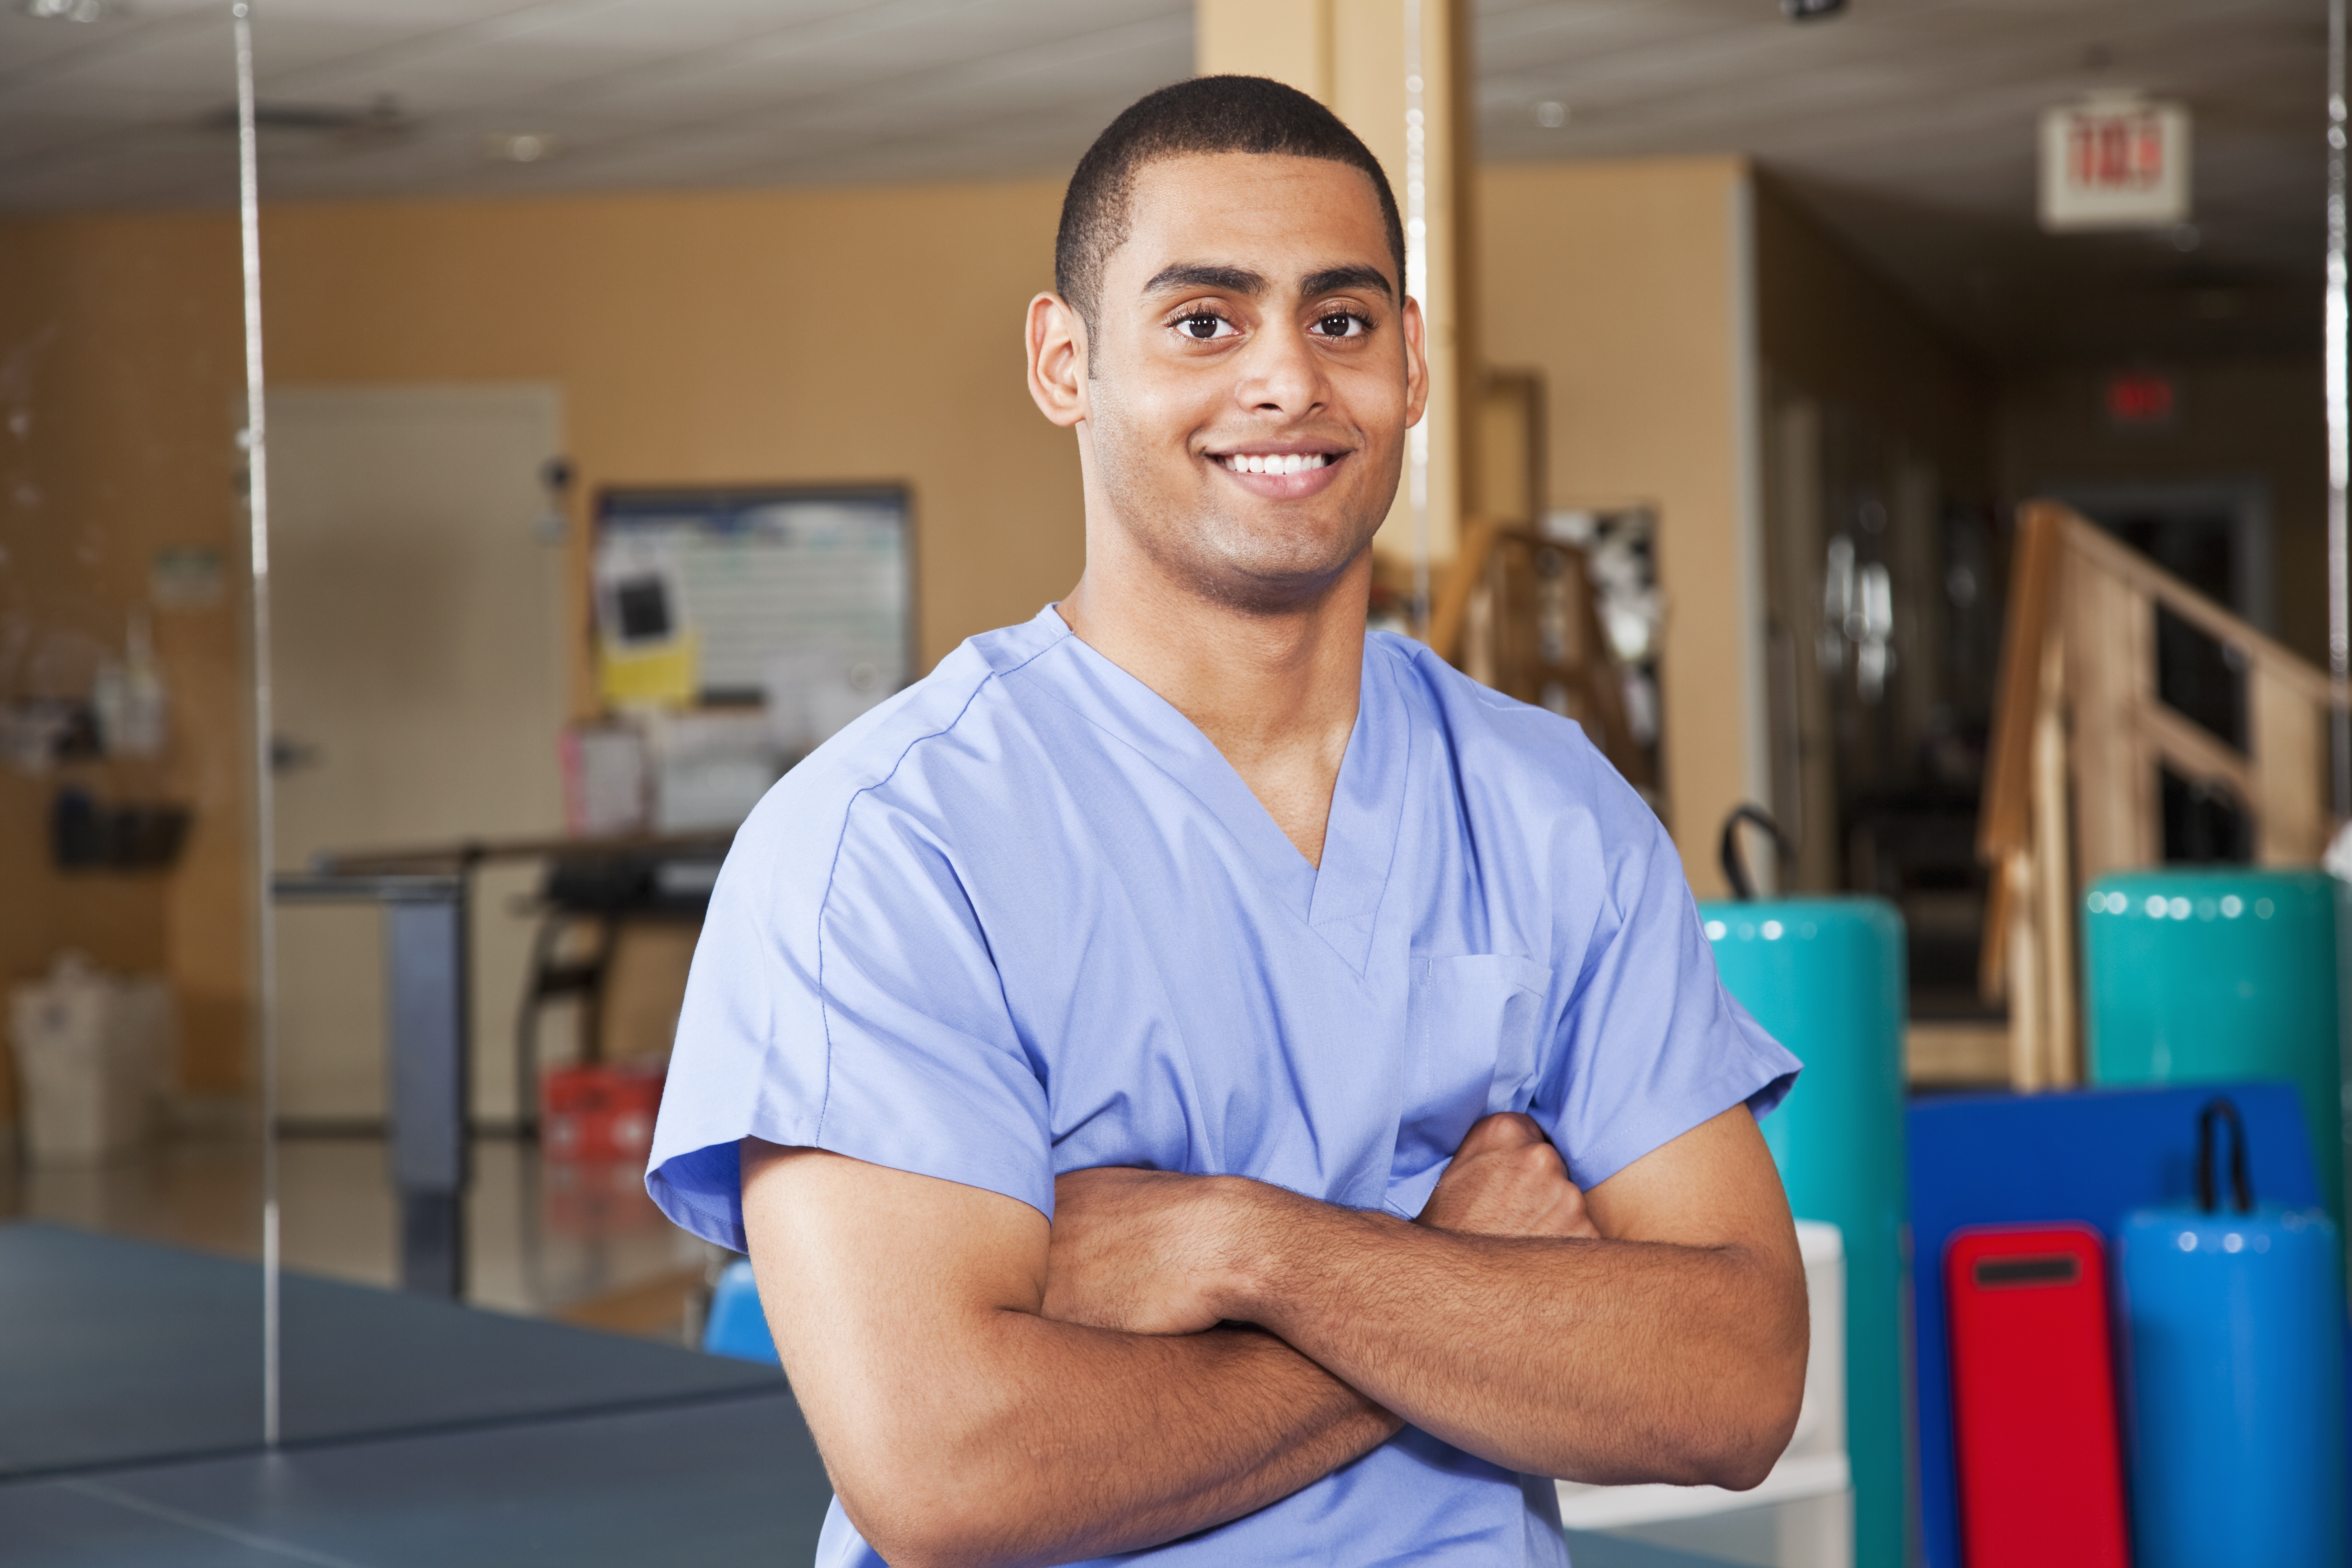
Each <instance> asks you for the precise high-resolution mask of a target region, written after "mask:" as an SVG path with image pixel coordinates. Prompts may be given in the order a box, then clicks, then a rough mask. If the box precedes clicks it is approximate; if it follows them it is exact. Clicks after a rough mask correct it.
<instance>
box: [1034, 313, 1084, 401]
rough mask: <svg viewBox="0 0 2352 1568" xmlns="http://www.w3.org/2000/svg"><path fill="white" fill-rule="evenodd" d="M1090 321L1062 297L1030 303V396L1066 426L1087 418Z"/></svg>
mask: <svg viewBox="0 0 2352 1568" xmlns="http://www.w3.org/2000/svg"><path fill="white" fill-rule="evenodd" d="M1086 331H1087V329H1086V322H1085V321H1082V320H1080V319H1079V316H1078V313H1077V311H1076V310H1073V309H1071V308H1070V302H1069V301H1068V300H1065V299H1063V298H1062V297H1061V296H1060V295H1059V294H1040V295H1038V296H1037V297H1036V298H1035V299H1034V300H1030V301H1029V395H1030V396H1032V397H1034V398H1035V399H1036V400H1037V407H1038V409H1039V411H1040V412H1042V413H1043V414H1044V415H1045V417H1046V418H1048V419H1051V420H1052V421H1053V422H1054V423H1055V424H1056V425H1060V426H1065V427H1066V426H1072V425H1076V423H1077V422H1078V421H1079V420H1081V419H1084V418H1085V417H1086V416H1087V337H1086Z"/></svg>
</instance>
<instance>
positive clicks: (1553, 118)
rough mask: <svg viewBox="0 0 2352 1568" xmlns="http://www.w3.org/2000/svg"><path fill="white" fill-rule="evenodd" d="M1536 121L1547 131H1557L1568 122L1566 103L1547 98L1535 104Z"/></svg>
mask: <svg viewBox="0 0 2352 1568" xmlns="http://www.w3.org/2000/svg"><path fill="white" fill-rule="evenodd" d="M1536 123H1537V124H1538V125H1540V126H1542V127H1543V128H1544V129H1545V130H1547V131H1557V130H1559V128H1560V127H1561V126H1563V125H1565V124H1567V123H1568V105H1566V104H1564V103H1555V102H1552V101H1551V100H1545V101H1543V102H1541V103H1538V104H1537V105H1536Z"/></svg>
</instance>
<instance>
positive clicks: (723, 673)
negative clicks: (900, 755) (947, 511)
mask: <svg viewBox="0 0 2352 1568" xmlns="http://www.w3.org/2000/svg"><path fill="white" fill-rule="evenodd" d="M594 560H595V574H596V578H597V581H598V584H599V585H600V586H599V592H598V597H597V611H596V614H597V620H598V630H599V633H600V635H602V636H604V637H608V638H613V637H624V636H632V637H644V636H649V635H661V634H663V633H665V632H667V631H668V630H670V629H673V627H684V628H690V629H691V632H692V635H693V637H694V638H695V642H696V645H697V665H698V673H697V677H696V684H697V688H698V690H697V697H698V700H699V701H700V702H702V703H705V704H712V705H718V704H733V703H744V702H757V701H760V700H761V698H762V695H763V691H764V689H765V688H766V684H767V683H768V681H769V680H770V679H771V678H772V677H771V672H772V669H773V668H774V667H775V664H776V661H777V660H778V659H779V658H792V657H794V656H795V655H796V654H799V653H802V652H804V651H806V650H812V649H823V650H825V652H826V654H827V656H828V657H830V658H838V659H840V660H842V661H844V662H845V663H846V664H847V665H848V667H849V668H853V669H855V670H856V672H857V675H858V678H859V684H860V685H861V687H863V686H866V685H868V684H870V685H871V686H872V687H873V688H875V689H877V691H878V692H879V693H885V694H887V693H888V692H891V691H896V690H898V689H899V688H900V687H902V686H904V685H906V684H907V682H908V680H909V679H912V677H913V675H914V671H915V661H916V653H915V575H914V560H915V549H914V518H913V514H912V512H911V510H910V509H909V507H908V497H907V491H906V489H904V488H903V487H901V486H897V485H870V486H836V487H795V486H775V487H757V488H750V487H747V488H730V489H607V490H604V491H602V492H600V493H599V494H598V496H597V498H596V510H595V543H594ZM648 582H658V583H659V584H661V592H660V595H658V596H657V598H656V599H655V600H653V601H651V602H652V603H653V604H654V605H655V608H654V609H653V610H652V611H651V612H650V614H651V616H652V618H653V623H654V624H650V625H635V624H629V623H632V622H634V621H636V620H637V619H638V618H639V616H640V609H639V606H640V605H644V604H646V603H647V602H648V600H647V598H646V595H645V594H644V592H643V590H642V589H641V588H639V587H638V586H637V585H638V584H646V583H648Z"/></svg>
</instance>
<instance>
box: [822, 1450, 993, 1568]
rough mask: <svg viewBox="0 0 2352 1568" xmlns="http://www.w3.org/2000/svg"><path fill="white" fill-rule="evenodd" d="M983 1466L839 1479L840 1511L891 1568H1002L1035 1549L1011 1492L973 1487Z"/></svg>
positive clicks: (907, 1467)
mask: <svg viewBox="0 0 2352 1568" xmlns="http://www.w3.org/2000/svg"><path fill="white" fill-rule="evenodd" d="M984 1468H986V1467H985V1466H984V1465H981V1466H972V1467H969V1468H966V1467H961V1466H934V1465H929V1464H923V1463H920V1462H917V1463H900V1464H895V1465H887V1466H882V1467H877V1468H875V1472H874V1473H870V1474H865V1475H859V1476H856V1477H854V1478H853V1477H850V1476H846V1475H837V1476H836V1477H835V1492H836V1494H837V1495H838V1496H839V1497H840V1499H841V1510H842V1512H844V1513H845V1514H847V1515H848V1516H849V1522H850V1523H851V1524H853V1525H855V1526H856V1528H857V1533H858V1534H859V1535H860V1536H862V1537H864V1538H865V1541H866V1544H867V1545H868V1546H870V1547H872V1548H873V1549H874V1551H875V1553H876V1555H877V1556H879V1557H880V1558H881V1559H882V1561H884V1562H885V1563H889V1564H890V1568H997V1565H1000V1564H1003V1563H1015V1562H1020V1561H1023V1560H1024V1559H1025V1558H1026V1556H1027V1555H1028V1553H1027V1552H1025V1551H1024V1548H1025V1547H1027V1546H1030V1545H1032V1544H1034V1543H1032V1542H1025V1541H1024V1540H1021V1539H1019V1536H1020V1533H1021V1530H1022V1525H1023V1522H1024V1521H1021V1520H1019V1519H1016V1518H1013V1517H1011V1516H1010V1515H1009V1513H1008V1510H1006V1508H1005V1506H1004V1504H1005V1501H1006V1499H1007V1497H1008V1496H1009V1495H1010V1493H1011V1489H1008V1488H1005V1487H1003V1486H999V1485H988V1484H980V1485H975V1484H973V1482H972V1480H971V1479H970V1478H971V1477H972V1476H973V1475H974V1474H975V1473H976V1472H977V1471H979V1470H982V1469H984Z"/></svg>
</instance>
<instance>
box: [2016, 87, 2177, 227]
mask: <svg viewBox="0 0 2352 1568" xmlns="http://www.w3.org/2000/svg"><path fill="white" fill-rule="evenodd" d="M2188 221H2189V110H2188V109H2187V108H2186V107H2185V106H2184V105H2181V104H2178V103H2158V102H2154V101H2151V100H2147V99H2141V98H2095V99H2092V100H2090V101H2088V102H2086V103H2075V104H2067V105H2064V106H2063V107H2061V108H2057V109H2052V110H2044V111H2043V113H2042V227H2043V228H2046V229H2050V230H2052V231H2053V232H2063V231H2065V230H2069V229H2095V228H2163V227H2167V226H2170V225H2173V224H2179V223H2187V222H2188Z"/></svg>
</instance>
